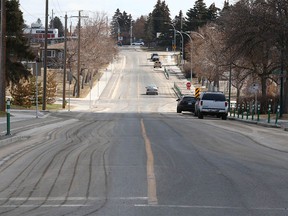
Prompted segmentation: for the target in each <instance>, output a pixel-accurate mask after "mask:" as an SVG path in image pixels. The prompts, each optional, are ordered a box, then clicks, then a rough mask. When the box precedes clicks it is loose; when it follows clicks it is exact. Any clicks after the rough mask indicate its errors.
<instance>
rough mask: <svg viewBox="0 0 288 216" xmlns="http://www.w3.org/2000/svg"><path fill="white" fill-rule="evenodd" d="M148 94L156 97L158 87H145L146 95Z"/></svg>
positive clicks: (152, 85)
mask: <svg viewBox="0 0 288 216" xmlns="http://www.w3.org/2000/svg"><path fill="white" fill-rule="evenodd" d="M149 94H154V95H158V87H157V86H156V85H155V84H149V85H148V86H146V95H149Z"/></svg>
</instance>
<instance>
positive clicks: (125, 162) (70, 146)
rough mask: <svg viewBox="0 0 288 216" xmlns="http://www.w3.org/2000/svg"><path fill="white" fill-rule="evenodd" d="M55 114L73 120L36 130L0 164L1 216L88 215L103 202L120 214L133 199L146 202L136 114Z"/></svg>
mask: <svg viewBox="0 0 288 216" xmlns="http://www.w3.org/2000/svg"><path fill="white" fill-rule="evenodd" d="M55 116H57V117H59V118H60V116H62V117H63V119H66V118H67V117H68V116H70V117H71V118H72V119H74V118H76V117H77V121H74V122H71V123H70V124H68V125H66V126H65V127H59V128H57V129H52V130H51V128H50V130H48V129H47V127H45V128H43V129H42V128H38V130H39V132H40V131H41V133H40V135H39V136H37V135H36V136H33V137H31V138H30V139H29V140H26V141H24V142H22V143H21V145H24V146H27V145H28V144H29V145H30V146H31V148H25V149H24V150H23V151H22V152H19V153H18V154H17V155H14V157H13V158H12V157H11V158H10V159H9V160H7V161H5V163H4V165H3V166H1V167H0V168H1V169H0V177H1V187H0V213H1V214H2V215H45V214H46V215H47V214H48V213H49V214H50V215H63V214H67V215H69V214H73V215H85V214H87V215H89V214H90V215H91V214H92V215H93V214H96V213H97V212H99V211H100V210H101V209H106V208H105V206H108V212H110V213H111V212H115V211H117V212H119V210H118V207H119V205H120V206H121V210H123V209H124V210H123V212H125V209H126V208H127V207H128V208H129V209H131V208H134V204H135V203H136V204H145V203H147V200H148V198H147V176H146V155H145V145H144V142H143V138H142V128H141V123H140V120H139V116H138V115H136V114H134V113H133V114H111V113H109V114H102V113H101V114H93V113H56V114H55ZM132 212H134V210H132ZM133 214H134V213H133ZM106 215H107V214H106ZM108 215H111V214H108ZM123 215H125V214H124V213H123ZM134 215H135V214H134Z"/></svg>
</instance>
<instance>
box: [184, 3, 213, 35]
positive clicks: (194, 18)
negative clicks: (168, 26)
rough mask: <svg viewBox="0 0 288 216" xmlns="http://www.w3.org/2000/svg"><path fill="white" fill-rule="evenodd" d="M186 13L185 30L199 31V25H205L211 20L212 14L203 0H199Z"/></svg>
mask: <svg viewBox="0 0 288 216" xmlns="http://www.w3.org/2000/svg"><path fill="white" fill-rule="evenodd" d="M211 12H212V11H211ZM211 12H210V13H211ZM186 15H187V19H186V21H185V30H187V31H197V29H198V28H199V27H201V26H204V25H205V24H206V23H207V22H208V21H209V15H210V16H212V15H211V14H209V10H208V9H207V7H206V4H205V3H204V1H203V0H197V1H196V2H195V5H194V7H193V8H190V9H189V10H188V12H187V13H186Z"/></svg>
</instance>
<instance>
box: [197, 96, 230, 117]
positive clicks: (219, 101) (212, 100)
mask: <svg viewBox="0 0 288 216" xmlns="http://www.w3.org/2000/svg"><path fill="white" fill-rule="evenodd" d="M194 114H195V116H198V118H199V119H203V117H204V115H215V116H217V117H219V118H220V117H222V119H223V120H226V119H227V115H228V102H227V101H226V98H225V95H224V94H223V93H222V92H201V94H200V97H199V98H198V99H197V101H196V103H195V113H194Z"/></svg>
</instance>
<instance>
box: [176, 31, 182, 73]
mask: <svg viewBox="0 0 288 216" xmlns="http://www.w3.org/2000/svg"><path fill="white" fill-rule="evenodd" d="M176 32H177V33H179V34H180V35H181V39H182V48H181V49H182V55H181V64H182V67H183V64H184V38H183V34H182V33H181V32H180V31H178V30H176Z"/></svg>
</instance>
